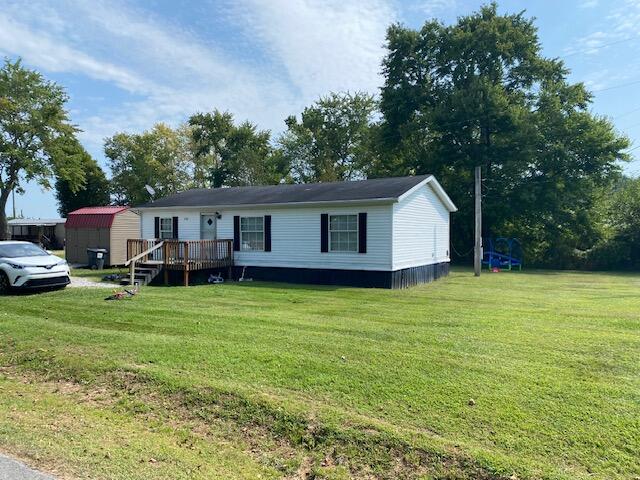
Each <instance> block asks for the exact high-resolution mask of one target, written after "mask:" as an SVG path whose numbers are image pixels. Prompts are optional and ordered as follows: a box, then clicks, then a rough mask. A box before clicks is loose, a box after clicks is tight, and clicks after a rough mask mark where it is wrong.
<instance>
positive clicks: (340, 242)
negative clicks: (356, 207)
mask: <svg viewBox="0 0 640 480" xmlns="http://www.w3.org/2000/svg"><path fill="white" fill-rule="evenodd" d="M329 251H330V252H357V251H358V215H329Z"/></svg>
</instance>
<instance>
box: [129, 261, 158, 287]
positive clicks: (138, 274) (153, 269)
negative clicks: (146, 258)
mask: <svg viewBox="0 0 640 480" xmlns="http://www.w3.org/2000/svg"><path fill="white" fill-rule="evenodd" d="M161 271H162V265H158V264H156V263H149V264H147V263H143V264H140V265H139V266H136V269H135V271H134V274H133V278H134V280H133V283H134V284H135V285H138V286H145V285H149V284H150V283H151V282H152V281H153V279H154V278H156V277H157V276H158V275H159V274H160V272H161ZM120 285H131V277H130V274H127V275H126V276H124V277H123V278H122V280H121V281H120Z"/></svg>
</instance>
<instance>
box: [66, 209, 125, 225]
mask: <svg viewBox="0 0 640 480" xmlns="http://www.w3.org/2000/svg"><path fill="white" fill-rule="evenodd" d="M128 209H129V207H84V208H80V209H78V210H74V211H73V212H71V213H70V214H69V215H67V223H66V225H65V226H66V228H111V224H112V223H113V219H114V217H115V216H116V215H117V214H119V213H120V212H124V211H125V210H128Z"/></svg>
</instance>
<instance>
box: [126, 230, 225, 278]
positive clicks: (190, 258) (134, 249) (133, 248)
mask: <svg viewBox="0 0 640 480" xmlns="http://www.w3.org/2000/svg"><path fill="white" fill-rule="evenodd" d="M160 242H162V240H158V239H154V240H143V239H138V238H136V239H129V240H127V259H131V258H135V257H136V256H139V255H141V254H142V253H144V252H146V251H148V250H152V249H153V248H154V247H155V246H156V245H158V244H159V243H160ZM138 262H139V263H154V264H158V265H162V266H163V267H164V268H165V279H166V278H168V277H167V274H166V272H167V270H182V271H184V272H185V284H188V283H189V274H188V272H190V271H194V270H204V269H209V268H226V267H232V266H233V240H164V243H163V244H162V247H161V248H158V249H155V250H152V251H151V252H150V253H149V255H148V256H147V257H146V258H140V259H138Z"/></svg>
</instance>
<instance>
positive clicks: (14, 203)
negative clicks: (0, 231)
mask: <svg viewBox="0 0 640 480" xmlns="http://www.w3.org/2000/svg"><path fill="white" fill-rule="evenodd" d="M11 200H13V218H16V189H15V188H14V189H13V190H11Z"/></svg>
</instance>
